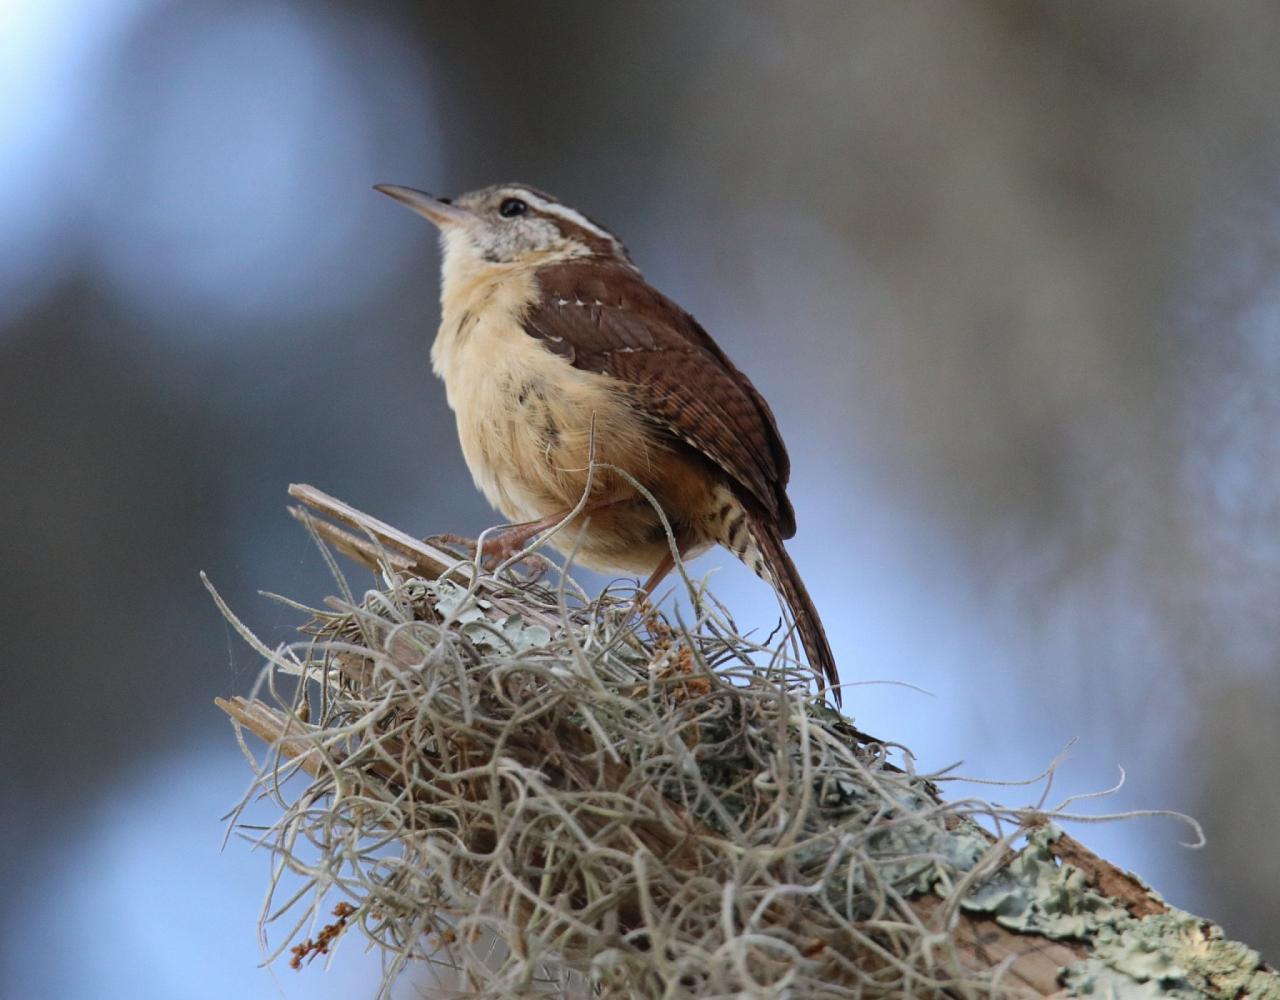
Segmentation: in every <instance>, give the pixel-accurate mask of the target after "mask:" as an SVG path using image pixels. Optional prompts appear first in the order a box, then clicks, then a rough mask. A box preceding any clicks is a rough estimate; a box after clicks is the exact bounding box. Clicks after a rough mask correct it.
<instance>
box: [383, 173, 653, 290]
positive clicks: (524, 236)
mask: <svg viewBox="0 0 1280 1000" xmlns="http://www.w3.org/2000/svg"><path fill="white" fill-rule="evenodd" d="M375 190H377V191H381V192H382V193H383V194H385V195H387V196H389V197H391V198H394V199H395V200H396V201H399V202H402V203H403V204H405V205H407V206H408V207H409V208H411V209H413V210H414V211H415V212H417V213H418V214H419V215H421V216H424V217H425V218H427V219H430V220H431V221H432V222H433V223H435V224H436V226H437V227H439V229H440V241H441V245H442V246H443V248H444V270H445V272H446V274H447V273H449V272H450V271H451V270H470V269H471V268H473V267H484V266H486V265H491V266H492V265H496V266H502V265H515V266H521V265H525V266H530V267H538V266H541V265H543V264H547V263H554V262H557V261H560V260H568V259H572V258H576V257H596V258H602V259H615V260H620V261H623V262H628V263H629V260H628V258H627V251H626V248H625V247H623V245H622V243H621V241H619V240H618V238H617V237H616V236H614V235H613V234H612V233H611V232H609V231H608V230H607V229H605V228H604V227H603V226H601V225H599V224H597V223H595V222H592V221H591V220H590V219H588V218H587V217H586V216H585V215H583V214H582V213H581V212H578V211H576V210H575V209H572V208H570V207H569V206H568V205H565V204H562V203H561V202H559V201H557V200H556V199H555V198H554V197H552V196H551V195H549V194H547V193H546V192H545V191H539V190H538V189H537V188H532V187H529V186H527V185H524V184H498V185H495V186H493V187H487V188H481V189H480V190H478V191H470V192H468V193H467V194H464V195H461V196H459V197H457V198H453V199H449V198H436V197H434V196H432V195H429V194H426V193H425V192H423V191H416V190H414V189H413V188H407V187H398V186H396V185H394V184H378V185H376V187H375Z"/></svg>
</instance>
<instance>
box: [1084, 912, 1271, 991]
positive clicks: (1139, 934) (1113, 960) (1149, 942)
mask: <svg viewBox="0 0 1280 1000" xmlns="http://www.w3.org/2000/svg"><path fill="white" fill-rule="evenodd" d="M1091 944H1092V946H1093V953H1092V955H1091V956H1090V957H1089V959H1088V960H1086V961H1084V962H1081V963H1079V964H1078V965H1074V966H1072V967H1071V968H1070V969H1068V970H1066V972H1065V973H1064V974H1063V983H1064V984H1065V985H1066V986H1068V987H1069V988H1070V989H1071V990H1072V992H1073V993H1075V994H1076V995H1078V996H1108V997H1110V996H1115V997H1175V998H1183V997H1186V998H1200V997H1230V998H1233V1000H1234V998H1245V997H1249V998H1255V1000H1280V980H1278V979H1277V978H1276V976H1275V974H1274V973H1273V972H1270V971H1268V970H1267V969H1266V968H1265V967H1264V966H1263V963H1262V960H1261V958H1260V957H1259V955H1258V953H1257V952H1256V951H1254V950H1253V949H1251V948H1248V947H1246V946H1245V945H1242V944H1240V943H1239V942H1237V941H1228V940H1227V939H1226V938H1225V937H1224V936H1223V934H1222V929H1221V928H1220V927H1218V926H1216V925H1215V924H1211V923H1209V922H1208V921H1205V920H1201V919H1199V918H1198V917H1195V916H1192V915H1191V914H1190V913H1186V912H1184V911H1182V910H1177V909H1172V910H1170V911H1169V912H1167V913H1159V914H1154V915H1152V916H1148V917H1144V918H1142V919H1141V920H1138V919H1134V918H1132V917H1131V918H1129V919H1128V920H1126V921H1123V922H1121V923H1120V924H1117V925H1115V926H1114V927H1104V928H1101V929H1100V930H1099V932H1098V933H1097V935H1096V936H1095V937H1094V938H1093V939H1092V941H1091Z"/></svg>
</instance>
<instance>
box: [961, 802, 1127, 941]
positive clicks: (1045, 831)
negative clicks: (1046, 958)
mask: <svg viewBox="0 0 1280 1000" xmlns="http://www.w3.org/2000/svg"><path fill="white" fill-rule="evenodd" d="M1060 833H1061V831H1060V830H1059V829H1058V827H1056V826H1054V825H1053V824H1052V823H1051V824H1049V825H1047V826H1044V827H1042V828H1040V829H1038V830H1034V831H1033V832H1032V833H1031V834H1030V835H1029V836H1028V837H1027V846H1026V847H1025V848H1024V849H1023V850H1022V851H1020V852H1019V853H1018V855H1017V856H1016V857H1015V858H1014V859H1013V861H1011V862H1010V863H1009V865H1008V866H1007V867H1006V868H1004V869H1002V870H1001V871H999V872H997V873H996V874H995V875H993V876H992V877H991V878H989V879H987V881H986V882H985V883H983V884H982V885H980V886H978V887H977V888H976V889H975V890H974V891H973V892H972V893H970V894H969V896H968V897H967V898H966V899H965V900H964V901H963V903H962V904H961V905H962V906H963V907H964V908H965V909H966V910H969V911H971V912H975V913H989V914H990V915H991V916H993V917H994V918H995V920H996V922H997V923H999V924H1001V925H1002V926H1004V927H1008V928H1009V929H1010V930H1015V931H1021V932H1023V933H1034V934H1043V935H1044V936H1045V937H1051V938H1057V939H1062V938H1079V939H1086V938H1089V937H1091V936H1092V935H1094V934H1096V933H1097V932H1098V931H1099V929H1100V928H1103V927H1108V926H1115V925H1116V924H1117V923H1119V922H1121V921H1122V920H1126V919H1128V913H1127V912H1126V911H1125V910H1124V908H1123V907H1120V906H1118V905H1117V904H1116V903H1115V902H1113V901H1112V900H1110V899H1108V898H1107V897H1106V896H1102V895H1100V894H1099V893H1097V892H1094V891H1093V890H1092V889H1091V888H1090V887H1089V883H1088V880H1087V879H1086V878H1085V876H1084V873H1083V872H1081V871H1080V870H1079V869H1077V868H1074V867H1072V866H1071V865H1060V864H1058V861H1057V859H1056V858H1055V857H1054V856H1053V853H1052V852H1051V851H1050V849H1049V845H1050V844H1052V843H1053V842H1054V841H1055V840H1056V839H1057V838H1058V836H1059V835H1060Z"/></svg>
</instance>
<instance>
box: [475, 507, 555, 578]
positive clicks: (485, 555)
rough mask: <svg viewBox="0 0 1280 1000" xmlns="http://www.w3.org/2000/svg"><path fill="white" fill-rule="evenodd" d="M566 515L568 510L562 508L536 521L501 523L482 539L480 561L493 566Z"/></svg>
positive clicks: (553, 525)
mask: <svg viewBox="0 0 1280 1000" xmlns="http://www.w3.org/2000/svg"><path fill="white" fill-rule="evenodd" d="M568 516H569V511H567V510H562V511H558V512H557V513H555V514H551V515H549V516H548V517H540V518H538V519H537V520H536V521H521V522H520V523H519V524H507V525H503V526H502V527H501V528H499V529H498V530H497V531H495V532H494V533H493V534H492V535H490V536H489V537H488V538H486V539H485V540H484V548H483V549H482V550H481V553H480V559H481V561H482V562H484V563H486V564H488V565H493V566H496V565H498V564H499V563H502V562H505V561H506V560H508V559H510V558H511V557H512V556H513V555H515V554H516V553H517V552H519V551H520V550H521V549H523V548H524V547H525V546H526V545H528V544H529V542H530V540H532V538H533V537H534V536H535V535H538V534H540V533H542V532H544V531H547V530H548V529H550V528H554V527H555V526H556V525H557V524H559V523H560V522H561V521H563V520H564V519H565V518H566V517H568Z"/></svg>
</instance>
